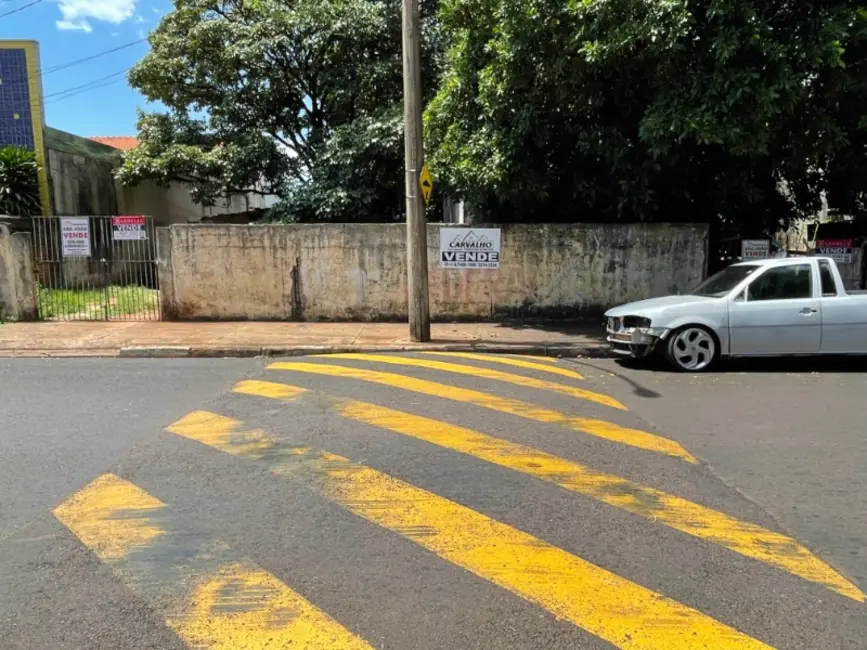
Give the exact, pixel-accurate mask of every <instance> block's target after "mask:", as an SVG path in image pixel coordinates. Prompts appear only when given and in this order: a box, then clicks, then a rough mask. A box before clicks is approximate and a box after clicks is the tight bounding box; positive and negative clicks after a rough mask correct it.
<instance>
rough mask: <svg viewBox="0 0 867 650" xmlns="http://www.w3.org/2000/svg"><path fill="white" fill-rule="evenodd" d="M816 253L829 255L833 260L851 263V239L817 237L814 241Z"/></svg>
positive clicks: (823, 255)
mask: <svg viewBox="0 0 867 650" xmlns="http://www.w3.org/2000/svg"><path fill="white" fill-rule="evenodd" d="M816 255H821V256H822V257H830V258H831V259H832V260H834V261H835V262H841V263H843V264H851V263H852V240H851V239H819V240H817V241H816Z"/></svg>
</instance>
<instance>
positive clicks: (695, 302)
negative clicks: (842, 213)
mask: <svg viewBox="0 0 867 650" xmlns="http://www.w3.org/2000/svg"><path fill="white" fill-rule="evenodd" d="M865 294H867V292H863V291H861V292H849V293H846V290H845V289H844V288H843V282H842V280H841V278H840V272H839V271H838V270H837V265H836V263H835V262H834V261H833V260H831V259H829V258H825V257H794V258H787V259H774V260H762V261H756V262H742V263H740V264H734V265H732V266H730V267H728V268H727V269H725V270H723V271H720V272H719V273H717V274H716V275H714V276H713V277H711V278H708V279H707V280H705V281H704V282H703V283H702V284H700V285H699V286H698V287H696V288H695V289H694V290H692V291H691V292H689V293H688V294H686V295H678V296H666V297H664V298H653V299H651V300H642V301H639V302H633V303H629V304H626V305H622V306H620V307H616V308H614V309H611V310H609V311H608V312H606V314H605V316H606V318H607V331H608V342H609V343H610V344H611V346H612V348H613V350H614V352H616V353H618V354H623V355H631V356H633V357H638V358H640V357H645V356H647V355H649V354H651V353H653V352H654V351H662V352H663V354H665V357H666V359H668V361H669V363H671V365H673V366H674V367H675V368H676V369H677V370H681V371H684V372H700V371H702V370H706V369H707V368H709V367H710V366H711V365H713V363H714V362H716V361H717V360H718V359H719V358H720V357H752V356H768V357H773V356H793V355H820V354H821V355H824V354H863V355H867V295H865Z"/></svg>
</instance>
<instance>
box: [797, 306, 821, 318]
mask: <svg viewBox="0 0 867 650" xmlns="http://www.w3.org/2000/svg"><path fill="white" fill-rule="evenodd" d="M817 313H819V310H818V309H811V308H810V307H804V308H803V309H802V310H801V315H803V316H812V315H813V314H817Z"/></svg>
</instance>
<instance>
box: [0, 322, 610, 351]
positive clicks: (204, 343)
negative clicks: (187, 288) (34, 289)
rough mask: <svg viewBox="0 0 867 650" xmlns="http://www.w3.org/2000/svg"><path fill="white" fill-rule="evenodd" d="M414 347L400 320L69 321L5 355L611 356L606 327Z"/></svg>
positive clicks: (510, 330)
mask: <svg viewBox="0 0 867 650" xmlns="http://www.w3.org/2000/svg"><path fill="white" fill-rule="evenodd" d="M432 334H433V339H434V341H433V342H432V343H428V344H417V343H410V342H409V339H408V326H407V325H406V324H402V323H273V322H269V323H253V322H241V323H201V322H192V323H191V322H184V323H176V322H152V323H148V322H127V323H118V322H109V323H105V322H64V323H54V322H46V323H12V324H7V325H0V357H43V356H44V357H256V356H296V355H303V354H324V353H329V352H346V351H353V352H357V351H376V352H384V351H412V350H448V351H484V352H504V353H517V354H539V355H548V356H562V357H576V356H605V355H606V354H607V346H606V345H605V343H604V340H603V334H604V332H603V330H602V328H601V327H593V326H587V325H583V326H582V325H573V324H567V323H563V324H551V325H524V324H521V323H482V324H480V323H452V324H449V323H446V324H434V325H433V328H432Z"/></svg>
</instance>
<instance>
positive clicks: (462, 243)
mask: <svg viewBox="0 0 867 650" xmlns="http://www.w3.org/2000/svg"><path fill="white" fill-rule="evenodd" d="M440 267H441V268H444V269H498V268H500V229H499V228H440Z"/></svg>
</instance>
